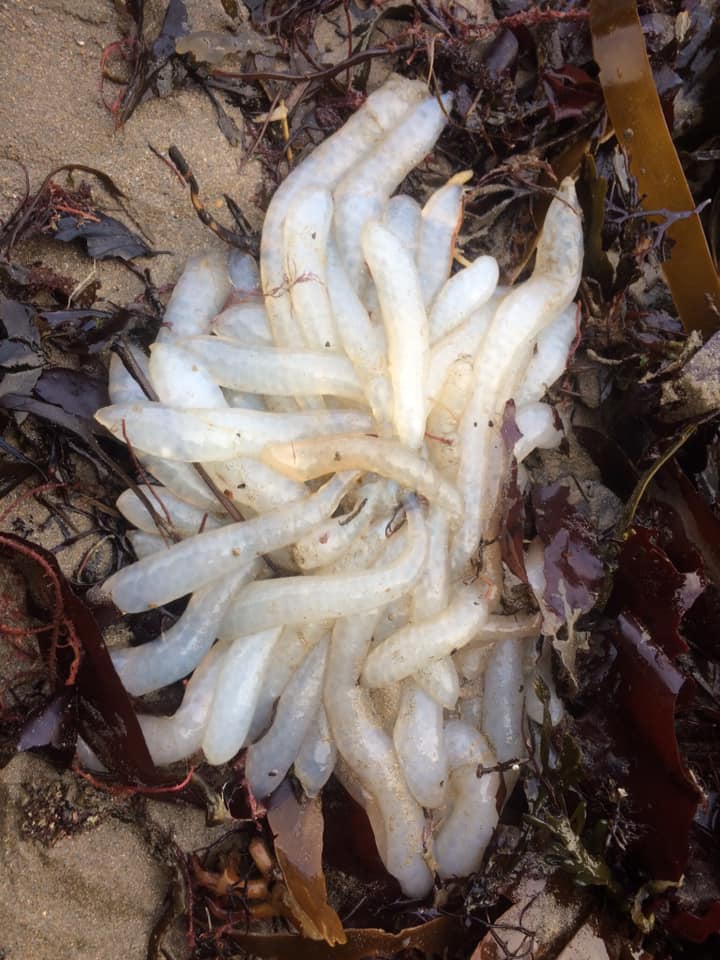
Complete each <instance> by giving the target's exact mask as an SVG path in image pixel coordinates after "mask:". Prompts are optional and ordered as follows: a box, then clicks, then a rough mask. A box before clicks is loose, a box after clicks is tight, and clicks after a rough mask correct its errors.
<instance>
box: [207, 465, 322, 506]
mask: <svg viewBox="0 0 720 960" xmlns="http://www.w3.org/2000/svg"><path fill="white" fill-rule="evenodd" d="M206 470H207V472H208V475H209V476H210V478H211V479H212V481H213V482H214V483H215V484H217V486H218V487H219V489H220V490H222V491H223V493H224V494H225V496H226V497H228V499H230V500H232V501H234V502H235V503H239V504H240V505H241V506H243V507H250V508H251V510H253V511H255V513H267V511H268V510H274V509H275V508H276V507H282V506H284V505H285V504H287V503H295V502H297V501H298V500H302V499H304V498H305V497H306V496H307V487H305V485H304V484H302V483H296V482H295V481H294V480H290V479H288V477H285V476H283V475H282V474H281V473H278V472H277V470H273V469H272V468H271V467H268V466H266V465H265V464H264V463H260V461H259V460H255V459H254V458H252V457H238V458H236V459H234V460H223V461H221V462H220V463H208V464H207V466H206Z"/></svg>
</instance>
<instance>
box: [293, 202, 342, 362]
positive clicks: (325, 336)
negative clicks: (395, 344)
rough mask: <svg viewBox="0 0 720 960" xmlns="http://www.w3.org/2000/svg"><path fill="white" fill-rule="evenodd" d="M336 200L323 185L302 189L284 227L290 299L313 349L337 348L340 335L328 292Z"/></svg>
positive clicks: (296, 317)
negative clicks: (330, 240)
mask: <svg viewBox="0 0 720 960" xmlns="http://www.w3.org/2000/svg"><path fill="white" fill-rule="evenodd" d="M332 211H333V202H332V197H331V196H330V193H329V192H328V191H327V190H326V189H325V188H324V187H321V186H312V187H306V188H305V189H303V190H299V191H298V193H297V195H296V196H295V198H294V199H293V201H292V203H291V204H290V206H289V207H288V211H287V214H286V217H285V224H284V227H283V239H284V243H285V273H286V276H287V278H288V280H287V282H288V284H289V287H290V302H291V303H292V311H293V316H294V317H295V319H296V320H297V322H298V324H299V326H300V330H301V332H302V335H303V338H304V341H305V343H306V345H307V346H308V347H310V348H311V349H313V350H337V349H338V345H339V344H338V337H337V329H336V326H335V321H334V318H333V314H332V309H331V307H330V299H329V297H328V292H327V244H328V237H329V234H330V225H331V223H332Z"/></svg>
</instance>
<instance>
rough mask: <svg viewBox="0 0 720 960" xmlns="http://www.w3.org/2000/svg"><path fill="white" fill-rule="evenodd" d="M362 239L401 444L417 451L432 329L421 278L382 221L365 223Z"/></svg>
mask: <svg viewBox="0 0 720 960" xmlns="http://www.w3.org/2000/svg"><path fill="white" fill-rule="evenodd" d="M361 240H362V249H363V254H364V256H365V260H366V261H367V264H368V267H369V268H370V273H371V274H372V278H373V280H374V281H375V288H376V290H377V295H378V299H379V301H380V309H381V312H382V318H383V325H384V327H385V334H386V336H387V343H388V369H389V372H390V381H391V384H392V389H393V425H394V427H395V432H396V433H397V435H398V437H399V438H400V441H401V443H403V444H405V445H406V446H408V447H410V448H411V449H414V450H416V449H418V448H419V447H420V445H421V444H422V442H423V437H424V434H425V419H426V417H427V398H426V394H425V381H426V379H427V370H428V359H429V358H428V351H429V328H428V319H427V313H426V312H425V307H424V304H423V299H422V293H421V290H420V278H419V277H418V273H417V269H416V268H415V264H414V262H413V259H412V257H411V256H410V254H409V253H408V252H407V250H406V249H405V247H404V246H403V245H402V243H401V242H400V241H399V240H398V239H397V237H395V236H394V235H393V234H392V233H391V232H390V231H389V230H388V229H387V227H384V226H383V225H382V224H381V223H378V222H377V221H370V222H368V223H366V225H365V227H364V229H363V231H362V237H361Z"/></svg>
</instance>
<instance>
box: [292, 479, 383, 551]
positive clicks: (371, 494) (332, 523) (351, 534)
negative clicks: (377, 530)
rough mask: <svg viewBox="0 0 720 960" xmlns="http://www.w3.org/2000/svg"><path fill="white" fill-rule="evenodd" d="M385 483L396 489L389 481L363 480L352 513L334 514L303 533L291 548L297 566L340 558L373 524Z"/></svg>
mask: <svg viewBox="0 0 720 960" xmlns="http://www.w3.org/2000/svg"><path fill="white" fill-rule="evenodd" d="M386 487H392V488H393V489H394V490H395V491H397V487H396V485H395V484H392V483H390V481H383V480H380V481H377V482H376V483H366V484H363V485H362V487H360V489H359V490H358V502H357V504H356V505H355V506H354V507H353V509H352V511H351V512H350V513H349V514H346V515H344V516H340V517H332V518H331V519H330V520H326V521H325V522H324V523H321V524H319V525H318V526H317V527H316V528H315V529H314V530H311V531H310V533H307V534H305V536H304V537H300V538H299V539H298V540H297V541H296V543H295V546H294V547H293V550H292V552H293V557H294V559H295V561H296V563H297V565H298V567H299V568H300V569H301V570H313V569H316V568H317V567H324V566H327V565H328V564H330V563H334V562H335V561H336V560H338V559H339V558H340V557H341V556H342V555H343V554H344V553H345V551H346V550H348V549H349V548H350V546H351V545H352V542H353V540H354V539H355V538H356V537H357V536H359V535H360V534H362V533H364V532H365V531H366V530H367V528H368V527H369V526H370V523H371V522H372V520H373V518H374V515H375V513H374V511H375V505H376V504H377V503H378V502H379V501H380V500H381V499H382V498H384V497H385V496H386Z"/></svg>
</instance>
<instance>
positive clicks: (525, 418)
mask: <svg viewBox="0 0 720 960" xmlns="http://www.w3.org/2000/svg"><path fill="white" fill-rule="evenodd" d="M515 423H516V425H517V428H518V430H519V431H520V433H521V434H522V436H521V437H520V438H519V439H518V440H517V441H516V443H515V446H514V448H513V454H514V456H515V459H516V460H517V462H518V463H522V462H523V460H524V459H525V457H528V456H529V455H530V454H531V453H532V452H533V450H535V449H537V448H538V447H539V448H540V449H541V450H554V449H555V447H558V446H560V441H561V440H562V436H563V435H562V431H561V430H558V428H557V426H556V425H555V414H554V413H553V409H552V407H551V406H549V405H548V404H547V403H526V404H525V405H524V406H522V407H520V408H519V409H518V411H517V413H516V414H515Z"/></svg>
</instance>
